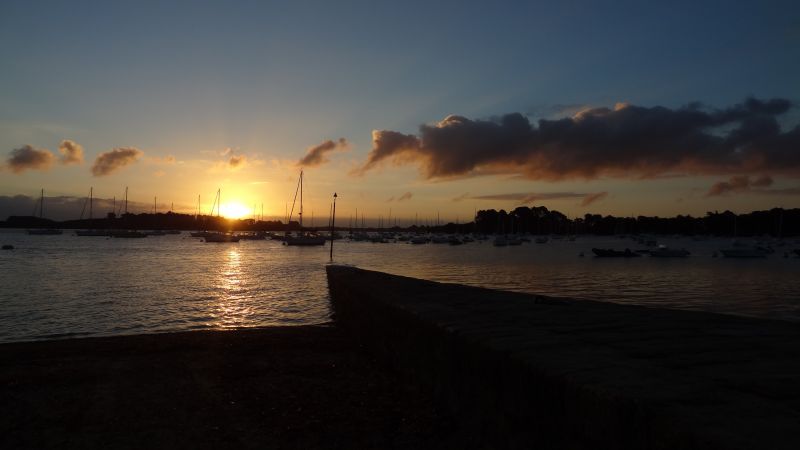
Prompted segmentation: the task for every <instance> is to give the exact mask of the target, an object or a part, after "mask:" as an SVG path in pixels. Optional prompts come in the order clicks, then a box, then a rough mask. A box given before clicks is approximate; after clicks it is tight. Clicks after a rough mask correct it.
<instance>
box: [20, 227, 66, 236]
mask: <svg viewBox="0 0 800 450" xmlns="http://www.w3.org/2000/svg"><path fill="white" fill-rule="evenodd" d="M27 231H28V234H30V235H33V236H54V235H57V234H64V230H59V229H56V228H34V229H31V230H27Z"/></svg>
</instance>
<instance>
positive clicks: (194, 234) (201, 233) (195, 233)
mask: <svg viewBox="0 0 800 450" xmlns="http://www.w3.org/2000/svg"><path fill="white" fill-rule="evenodd" d="M216 233H217V232H216V231H192V232H191V233H189V236H191V237H193V238H204V237H207V236H209V235H211V234H216Z"/></svg>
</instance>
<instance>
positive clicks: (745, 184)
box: [706, 175, 782, 197]
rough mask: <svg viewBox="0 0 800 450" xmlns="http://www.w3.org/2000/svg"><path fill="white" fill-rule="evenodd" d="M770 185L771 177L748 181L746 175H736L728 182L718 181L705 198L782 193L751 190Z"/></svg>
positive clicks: (763, 176) (766, 176)
mask: <svg viewBox="0 0 800 450" xmlns="http://www.w3.org/2000/svg"><path fill="white" fill-rule="evenodd" d="M772 183H773V180H772V177H770V176H769V175H761V176H759V177H757V178H753V179H750V177H749V176H746V175H736V176H733V177H731V178H730V179H729V180H728V181H720V182H718V183H714V185H713V186H711V188H710V189H709V190H708V193H706V197H715V196H720V195H728V194H738V193H743V192H751V191H755V192H760V193H767V192H779V191H782V190H777V189H776V190H770V189H756V190H754V189H753V188H766V187H769V186H772Z"/></svg>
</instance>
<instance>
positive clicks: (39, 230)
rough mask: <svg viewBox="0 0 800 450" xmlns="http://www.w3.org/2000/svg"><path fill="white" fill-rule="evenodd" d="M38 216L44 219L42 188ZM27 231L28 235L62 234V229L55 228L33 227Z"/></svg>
mask: <svg viewBox="0 0 800 450" xmlns="http://www.w3.org/2000/svg"><path fill="white" fill-rule="evenodd" d="M34 211H35V210H34ZM39 218H40V219H44V189H42V195H41V196H40V197H39ZM27 232H28V234H30V235H36V236H54V235H59V234H64V231H63V230H60V229H57V228H34V229H30V230H27Z"/></svg>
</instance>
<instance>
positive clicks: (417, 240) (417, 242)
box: [409, 236, 428, 245]
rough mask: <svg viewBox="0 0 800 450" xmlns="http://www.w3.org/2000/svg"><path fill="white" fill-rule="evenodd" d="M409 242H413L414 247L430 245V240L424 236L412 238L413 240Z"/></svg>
mask: <svg viewBox="0 0 800 450" xmlns="http://www.w3.org/2000/svg"><path fill="white" fill-rule="evenodd" d="M409 242H411V243H412V244H414V245H421V244H427V243H428V238H426V237H424V236H414V237H412V238H411V240H409Z"/></svg>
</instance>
